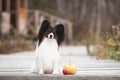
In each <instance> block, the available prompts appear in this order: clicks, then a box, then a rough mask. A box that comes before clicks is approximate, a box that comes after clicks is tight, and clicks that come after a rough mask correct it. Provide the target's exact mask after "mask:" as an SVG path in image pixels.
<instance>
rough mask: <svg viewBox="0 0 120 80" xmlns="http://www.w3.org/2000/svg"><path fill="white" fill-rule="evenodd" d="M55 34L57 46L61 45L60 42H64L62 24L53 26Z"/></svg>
mask: <svg viewBox="0 0 120 80" xmlns="http://www.w3.org/2000/svg"><path fill="white" fill-rule="evenodd" d="M55 30H56V34H57V36H58V37H57V39H58V45H60V44H61V42H63V41H64V37H65V34H64V25H63V24H58V25H56V26H55Z"/></svg>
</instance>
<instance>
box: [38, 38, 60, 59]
mask: <svg viewBox="0 0 120 80" xmlns="http://www.w3.org/2000/svg"><path fill="white" fill-rule="evenodd" d="M38 48H39V49H38V50H39V52H40V53H39V54H40V55H41V56H42V57H44V58H48V59H50V58H53V57H55V56H56V55H58V44H57V41H56V40H55V39H48V38H45V39H44V40H43V41H42V42H41V44H40V46H39V47H38Z"/></svg>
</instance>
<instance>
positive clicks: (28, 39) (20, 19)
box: [0, 0, 120, 59]
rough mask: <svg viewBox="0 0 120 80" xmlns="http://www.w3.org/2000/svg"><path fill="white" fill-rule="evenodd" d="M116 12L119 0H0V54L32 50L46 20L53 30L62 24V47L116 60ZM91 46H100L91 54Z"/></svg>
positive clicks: (119, 19)
mask: <svg viewBox="0 0 120 80" xmlns="http://www.w3.org/2000/svg"><path fill="white" fill-rule="evenodd" d="M119 9H120V0H0V53H12V52H16V51H17V52H18V51H26V50H34V49H35V42H36V41H35V38H36V36H37V34H38V30H39V28H40V25H41V22H42V21H43V20H44V19H47V20H49V21H50V22H51V25H52V26H55V25H56V24H59V23H62V24H64V26H65V41H64V43H63V45H76V46H77V45H85V46H86V47H87V51H88V54H89V55H90V54H92V55H97V56H99V57H102V58H106V57H105V56H107V55H108V53H109V55H110V57H111V58H116V55H117V59H118V58H120V52H119V51H120V24H119V23H120V10H119ZM90 45H93V46H96V45H100V46H97V50H96V52H94V53H90V52H89V46H90ZM111 50H112V51H111ZM96 53H99V54H96ZM100 53H101V54H100ZM118 56H119V57H118Z"/></svg>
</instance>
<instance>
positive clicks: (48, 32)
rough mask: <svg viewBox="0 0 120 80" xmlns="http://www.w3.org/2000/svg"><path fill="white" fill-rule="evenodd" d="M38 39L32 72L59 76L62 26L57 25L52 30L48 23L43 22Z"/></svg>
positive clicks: (62, 37) (62, 35) (62, 38)
mask: <svg viewBox="0 0 120 80" xmlns="http://www.w3.org/2000/svg"><path fill="white" fill-rule="evenodd" d="M38 39H39V41H38V43H37V45H36V51H35V62H34V64H33V67H32V72H34V73H38V74H44V73H45V74H59V72H60V71H59V70H60V53H59V45H60V44H61V42H63V40H64V26H63V25H62V24H58V25H56V26H55V27H54V28H52V27H51V26H50V23H49V22H48V21H47V20H44V21H43V22H42V25H41V28H40V30H39V34H38Z"/></svg>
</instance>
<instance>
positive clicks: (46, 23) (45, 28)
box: [38, 20, 50, 45]
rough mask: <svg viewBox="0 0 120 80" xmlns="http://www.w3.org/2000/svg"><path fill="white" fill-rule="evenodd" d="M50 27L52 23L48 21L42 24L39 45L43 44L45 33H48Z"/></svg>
mask: <svg viewBox="0 0 120 80" xmlns="http://www.w3.org/2000/svg"><path fill="white" fill-rule="evenodd" d="M49 27H50V23H49V22H48V21H47V20H44V21H43V22H42V25H41V28H40V30H39V34H38V39H39V43H38V45H39V44H40V43H41V41H42V39H43V36H44V33H45V32H46V31H47V29H48V28H49Z"/></svg>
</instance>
